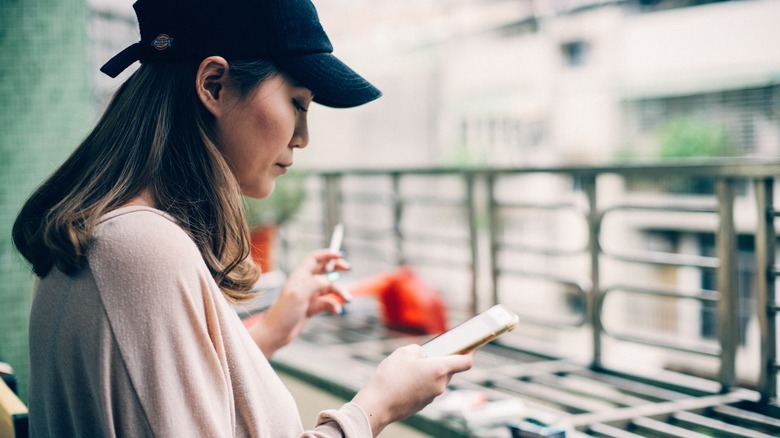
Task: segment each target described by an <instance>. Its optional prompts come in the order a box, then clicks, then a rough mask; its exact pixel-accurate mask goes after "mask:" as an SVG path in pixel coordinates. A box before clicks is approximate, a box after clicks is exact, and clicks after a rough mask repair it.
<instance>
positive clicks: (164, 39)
mask: <svg viewBox="0 0 780 438" xmlns="http://www.w3.org/2000/svg"><path fill="white" fill-rule="evenodd" d="M171 45H173V38H171V37H169V36H168V35H167V34H164V33H161V34H159V35H157V38H155V39H154V40H153V41H152V47H154V48H155V49H157V50H165V49H167V48H168V47H171Z"/></svg>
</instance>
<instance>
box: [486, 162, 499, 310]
mask: <svg viewBox="0 0 780 438" xmlns="http://www.w3.org/2000/svg"><path fill="white" fill-rule="evenodd" d="M485 190H486V191H487V193H486V195H487V203H488V208H487V214H488V217H487V221H488V239H489V241H488V246H489V252H490V253H489V255H488V257H489V260H488V264H489V265H490V297H491V300H492V301H491V302H492V303H493V304H496V303H498V275H499V272H498V233H499V231H500V229H499V227H500V224H499V223H498V216H499V214H498V201H496V174H494V173H491V174H488V175H487V179H486V180H485Z"/></svg>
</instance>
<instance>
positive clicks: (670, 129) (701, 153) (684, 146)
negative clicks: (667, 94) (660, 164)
mask: <svg viewBox="0 0 780 438" xmlns="http://www.w3.org/2000/svg"><path fill="white" fill-rule="evenodd" d="M658 140H659V144H660V150H659V156H660V157H661V158H693V157H722V156H729V155H732V151H731V150H730V148H729V146H728V135H727V134H726V130H725V128H723V127H722V126H718V125H714V124H712V123H707V122H705V121H703V120H701V119H697V118H693V117H678V118H673V119H670V120H669V121H668V122H667V123H666V124H665V125H664V126H663V127H662V128H661V129H660V130H659V133H658Z"/></svg>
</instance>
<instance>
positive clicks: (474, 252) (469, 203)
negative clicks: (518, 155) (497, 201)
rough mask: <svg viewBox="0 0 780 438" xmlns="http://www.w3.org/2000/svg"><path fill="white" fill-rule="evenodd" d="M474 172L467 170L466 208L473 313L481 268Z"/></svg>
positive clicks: (477, 302) (473, 311)
mask: <svg viewBox="0 0 780 438" xmlns="http://www.w3.org/2000/svg"><path fill="white" fill-rule="evenodd" d="M474 176H475V175H474V173H473V172H467V173H466V175H465V182H466V209H467V215H468V221H469V250H470V252H471V254H470V255H471V291H470V292H471V314H472V315H476V314H477V313H478V312H479V296H478V294H477V281H478V276H477V271H478V269H479V227H477V205H476V202H477V201H476V199H477V197H476V193H475V190H476V184H475V183H474Z"/></svg>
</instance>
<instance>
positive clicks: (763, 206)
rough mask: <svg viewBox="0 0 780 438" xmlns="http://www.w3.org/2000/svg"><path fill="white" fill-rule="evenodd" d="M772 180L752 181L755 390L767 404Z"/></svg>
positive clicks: (770, 388)
mask: <svg viewBox="0 0 780 438" xmlns="http://www.w3.org/2000/svg"><path fill="white" fill-rule="evenodd" d="M773 188H774V180H773V179H771V178H766V179H760V180H757V181H756V182H755V190H756V209H757V211H758V223H757V224H756V237H755V239H756V241H755V248H756V309H757V312H758V325H759V331H760V333H761V359H760V360H761V362H760V364H759V366H760V368H759V376H758V390H759V392H760V393H761V401H762V402H764V403H769V402H771V401H773V400H774V399H775V398H776V397H777V365H776V364H777V331H776V315H777V307H776V305H775V272H774V266H775V246H776V239H777V235H776V232H775V211H774V206H773V199H774V189H773Z"/></svg>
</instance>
